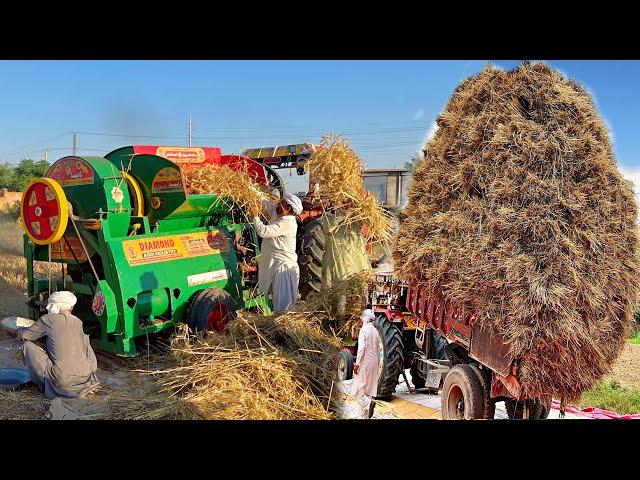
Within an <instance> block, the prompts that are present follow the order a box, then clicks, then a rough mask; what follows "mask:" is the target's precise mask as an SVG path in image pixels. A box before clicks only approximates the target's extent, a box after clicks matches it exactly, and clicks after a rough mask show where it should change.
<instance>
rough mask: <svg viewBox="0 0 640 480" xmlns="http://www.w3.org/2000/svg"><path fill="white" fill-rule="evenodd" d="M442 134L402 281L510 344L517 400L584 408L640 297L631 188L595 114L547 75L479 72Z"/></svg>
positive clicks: (418, 189) (400, 255)
mask: <svg viewBox="0 0 640 480" xmlns="http://www.w3.org/2000/svg"><path fill="white" fill-rule="evenodd" d="M437 125H438V127H439V128H438V130H437V132H436V133H435V135H434V137H433V138H432V139H431V141H429V142H428V143H427V145H426V146H425V148H424V151H423V159H422V160H421V161H420V162H419V164H418V166H417V168H416V171H415V174H414V177H413V180H412V182H411V185H410V187H409V203H408V206H407V207H406V209H405V210H404V211H403V212H402V213H401V215H400V216H399V224H400V227H399V231H398V233H397V235H396V236H395V239H394V246H393V261H394V265H395V271H396V274H397V275H399V276H400V277H401V278H402V279H403V280H405V281H408V282H410V283H413V284H417V285H420V286H422V287H424V288H427V289H429V290H430V291H431V292H432V294H434V295H444V296H445V297H446V298H449V299H451V300H452V301H455V302H465V303H466V305H467V306H469V307H471V308H473V309H474V310H475V311H476V312H477V314H478V319H477V321H478V322H480V324H481V325H483V326H486V327H487V328H489V329H492V330H493V331H495V332H498V333H500V334H502V335H504V338H505V340H506V342H507V343H508V344H509V346H510V349H511V351H512V353H514V354H515V355H516V356H517V358H518V362H519V367H518V378H519V381H520V382H521V385H522V388H523V393H524V394H525V395H527V396H530V397H533V396H537V395H541V394H552V395H554V396H557V397H566V398H568V399H571V398H575V397H577V396H579V394H580V393H581V392H582V391H584V390H586V389H589V388H590V387H592V386H593V385H594V383H595V382H596V381H597V380H598V379H599V378H601V377H602V376H603V374H605V373H606V372H607V371H608V369H609V368H610V366H611V364H612V362H613V361H614V359H615V358H616V357H617V355H618V353H619V352H620V350H621V349H622V347H623V345H624V343H625V340H626V336H627V332H628V328H629V326H630V322H631V320H632V317H633V313H634V310H635V309H636V306H637V301H638V287H639V283H640V278H639V275H638V273H639V272H638V266H639V262H638V260H639V259H638V248H639V243H638V226H637V205H636V201H635V198H634V193H633V187H632V184H631V183H630V182H629V181H626V180H624V179H623V177H622V176H621V174H620V171H619V170H618V167H617V165H616V161H615V159H614V155H613V150H612V145H611V140H610V135H609V132H608V130H607V128H606V126H605V123H604V122H603V120H602V118H601V117H600V116H599V115H598V112H597V110H596V107H595V106H594V103H593V100H592V99H591V98H590V95H589V93H588V92H587V91H586V90H585V89H584V88H582V87H581V86H580V85H578V84H577V83H575V82H574V81H572V80H570V79H567V78H566V77H565V76H563V75H562V74H561V73H559V72H558V71H556V70H554V69H552V68H550V67H548V66H546V65H543V64H531V63H523V64H522V65H520V66H519V67H518V68H516V69H514V70H511V71H502V70H499V69H496V68H493V67H486V68H485V69H484V70H483V71H482V72H480V73H479V74H478V75H476V76H474V77H471V78H468V79H466V80H465V81H463V82H462V83H461V84H460V85H459V86H458V88H457V89H456V90H455V92H454V94H453V96H452V97H451V99H450V101H449V103H448V105H447V106H446V108H445V110H444V112H443V113H442V114H441V115H440V116H439V118H438V119H437Z"/></svg>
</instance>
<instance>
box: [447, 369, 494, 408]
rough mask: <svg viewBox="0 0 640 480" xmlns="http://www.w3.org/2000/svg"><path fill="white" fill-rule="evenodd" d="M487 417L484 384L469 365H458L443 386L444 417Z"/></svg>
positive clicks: (448, 375) (450, 371)
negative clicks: (483, 392)
mask: <svg viewBox="0 0 640 480" xmlns="http://www.w3.org/2000/svg"><path fill="white" fill-rule="evenodd" d="M480 418H485V402H484V396H483V394H482V384H481V383H480V380H479V379H478V376H477V375H476V373H475V372H474V371H473V369H472V368H471V367H470V366H469V365H464V364H461V365H456V366H454V367H453V368H452V369H451V370H449V373H448V374H447V376H446V378H445V380H444V387H443V388H442V419H443V420H473V419H480Z"/></svg>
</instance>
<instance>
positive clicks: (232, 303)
mask: <svg viewBox="0 0 640 480" xmlns="http://www.w3.org/2000/svg"><path fill="white" fill-rule="evenodd" d="M204 164H226V165H229V166H230V167H232V168H235V167H237V166H246V165H247V164H248V165H249V172H250V173H251V174H252V175H253V176H254V178H255V180H256V181H257V182H260V183H263V184H265V185H271V186H272V187H274V188H278V189H280V190H282V183H281V181H280V179H279V177H278V175H277V174H275V172H273V171H272V170H271V169H269V167H267V166H264V165H260V164H258V163H256V162H253V161H252V160H250V159H247V158H244V157H239V156H230V155H221V154H220V149H218V148H200V147H157V146H131V147H124V148H120V149H118V150H115V151H113V152H111V153H109V154H107V155H106V156H105V157H94V156H85V157H78V156H68V157H64V158H61V159H60V160H58V161H57V162H55V163H54V164H53V165H52V166H51V168H50V169H49V171H48V172H47V175H46V177H45V178H40V179H37V180H35V181H34V182H32V183H31V184H30V185H29V186H28V187H27V188H26V189H25V191H24V194H23V198H22V205H21V216H22V223H23V226H24V229H25V232H26V234H25V235H24V254H25V257H26V259H27V277H28V293H29V300H28V306H29V316H30V317H31V318H32V319H37V318H38V316H39V315H41V313H42V309H43V307H44V305H45V304H46V300H47V296H48V295H49V293H50V292H51V291H55V290H62V289H65V290H70V291H72V292H74V293H75V294H76V296H77V297H78V303H77V305H76V307H75V309H74V312H77V314H78V316H79V317H80V318H82V320H83V322H84V323H85V329H86V330H87V332H88V333H90V334H91V336H92V337H94V338H96V339H97V340H98V341H99V343H98V348H100V349H103V350H106V351H110V352H114V353H116V354H118V355H123V356H133V355H136V346H135V341H134V340H135V338H136V337H140V336H145V335H147V334H150V333H155V332H159V331H162V330H166V329H168V328H171V327H173V326H174V325H175V324H176V323H177V322H184V323H187V324H188V325H189V327H190V328H192V330H217V331H219V332H221V331H224V329H225V327H226V324H227V322H228V321H229V320H230V319H233V318H234V316H235V310H236V309H238V308H251V307H256V308H262V309H263V310H264V311H265V312H269V304H268V301H267V299H266V298H265V297H264V296H262V295H260V294H258V292H257V288H256V284H257V268H256V261H255V257H256V256H257V255H258V254H259V247H258V239H257V237H256V234H255V231H254V230H253V228H252V227H251V226H250V225H248V224H246V223H242V222H239V221H238V222H236V221H234V218H238V217H237V216H236V215H235V214H236V213H237V210H235V209H234V205H233V204H232V203H231V201H230V200H228V199H222V198H216V197H215V196H213V195H189V194H188V192H187V190H186V187H185V182H184V180H183V175H182V173H183V171H184V170H185V169H188V168H198V166H200V165H204ZM34 261H45V262H54V264H55V263H57V264H61V267H56V268H55V269H54V268H53V264H52V263H49V267H50V270H53V271H55V273H56V274H58V272H60V270H61V273H62V275H59V277H60V278H56V279H55V280H53V281H52V278H51V274H50V275H49V276H48V278H34V268H33V262H34ZM56 276H58V275H56Z"/></svg>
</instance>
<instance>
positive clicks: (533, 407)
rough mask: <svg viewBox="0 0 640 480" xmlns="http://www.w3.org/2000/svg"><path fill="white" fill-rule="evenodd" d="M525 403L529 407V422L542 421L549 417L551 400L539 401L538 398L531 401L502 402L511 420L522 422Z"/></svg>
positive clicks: (509, 399) (511, 399)
mask: <svg viewBox="0 0 640 480" xmlns="http://www.w3.org/2000/svg"><path fill="white" fill-rule="evenodd" d="M525 402H526V404H527V406H528V407H529V420H544V419H546V418H547V417H548V416H549V411H550V410H551V399H549V400H541V399H539V398H535V399H531V400H520V401H517V400H514V399H513V398H508V399H507V400H505V401H504V405H505V407H506V409H507V414H508V415H509V418H510V419H512V420H522V417H523V416H524V405H525Z"/></svg>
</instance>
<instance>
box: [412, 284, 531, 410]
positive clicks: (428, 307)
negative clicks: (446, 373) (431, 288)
mask: <svg viewBox="0 0 640 480" xmlns="http://www.w3.org/2000/svg"><path fill="white" fill-rule="evenodd" d="M406 307H407V308H408V310H409V311H410V312H411V313H413V314H414V315H415V316H416V317H417V318H418V319H419V320H423V321H424V322H426V325H427V327H429V328H432V329H434V330H436V331H438V332H439V333H440V334H442V335H444V336H445V337H446V338H447V339H448V340H449V341H451V342H453V343H455V344H457V345H460V346H462V347H463V348H465V349H466V350H467V351H468V352H469V356H471V357H472V358H474V359H476V360H477V361H478V362H480V363H482V364H483V365H485V366H487V367H489V368H490V369H491V370H492V371H493V372H494V376H493V378H494V381H493V382H492V385H491V396H492V397H496V396H507V397H514V398H516V399H519V396H520V392H521V387H520V384H519V382H518V379H517V376H516V375H514V373H515V370H516V369H515V359H514V358H513V356H511V354H510V352H509V347H508V345H506V343H505V342H504V340H503V338H502V337H501V336H500V335H496V334H495V333H490V332H488V331H487V330H482V329H481V328H480V326H479V325H478V324H476V323H475V321H476V313H475V312H474V311H472V310H469V309H468V308H467V307H465V306H464V305H460V304H455V303H453V302H451V301H449V300H447V299H446V298H443V297H439V296H432V295H430V294H429V292H428V291H427V290H425V289H420V288H416V287H409V289H408V292H407V299H406Z"/></svg>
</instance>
